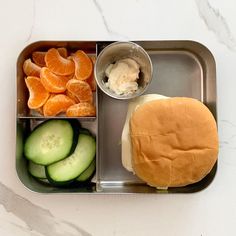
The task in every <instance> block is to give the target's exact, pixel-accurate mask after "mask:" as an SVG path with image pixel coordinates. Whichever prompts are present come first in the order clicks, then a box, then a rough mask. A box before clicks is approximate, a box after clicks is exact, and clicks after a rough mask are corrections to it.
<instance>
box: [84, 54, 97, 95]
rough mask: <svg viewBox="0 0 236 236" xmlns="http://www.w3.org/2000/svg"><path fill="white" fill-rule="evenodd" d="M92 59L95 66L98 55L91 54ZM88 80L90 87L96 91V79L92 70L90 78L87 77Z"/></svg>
mask: <svg viewBox="0 0 236 236" xmlns="http://www.w3.org/2000/svg"><path fill="white" fill-rule="evenodd" d="M90 59H91V61H92V63H93V68H94V64H95V62H96V56H90ZM86 82H87V83H88V84H89V86H90V88H91V89H92V91H96V81H95V79H94V73H93V71H92V74H91V75H90V77H89V78H88V79H86Z"/></svg>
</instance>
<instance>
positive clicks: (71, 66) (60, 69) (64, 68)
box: [45, 48, 75, 75]
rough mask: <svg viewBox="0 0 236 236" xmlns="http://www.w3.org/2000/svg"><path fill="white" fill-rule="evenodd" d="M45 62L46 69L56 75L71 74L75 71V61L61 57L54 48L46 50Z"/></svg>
mask: <svg viewBox="0 0 236 236" xmlns="http://www.w3.org/2000/svg"><path fill="white" fill-rule="evenodd" d="M45 62H46V65H47V67H48V69H49V70H50V71H52V72H53V73H55V74H57V75H71V74H73V73H74V72H75V63H74V62H73V60H69V59H66V58H64V57H62V56H61V55H60V54H59V52H58V50H57V49H55V48H51V49H49V50H48V51H47V53H46V55H45Z"/></svg>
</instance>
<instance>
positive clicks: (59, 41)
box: [15, 40, 218, 195]
mask: <svg viewBox="0 0 236 236" xmlns="http://www.w3.org/2000/svg"><path fill="white" fill-rule="evenodd" d="M131 41H132V42H135V43H138V44H145V43H155V44H156V43H158V44H160V45H162V46H163V45H165V44H176V43H177V44H180V45H181V44H185V45H197V46H199V47H201V48H202V49H203V50H205V51H206V52H207V53H208V56H209V57H211V62H212V64H213V68H214V71H212V73H213V74H214V80H215V98H216V100H215V114H214V117H215V119H216V124H217V127H218V123H217V118H218V112H217V103H218V102H217V78H216V62H215V58H214V56H213V54H212V52H211V51H210V50H209V49H208V47H206V46H205V45H203V44H202V43H200V42H198V41H194V40H138V41H136V40H131ZM104 42H108V43H111V42H113V41H102V40H99V41H98V40H38V41H34V42H32V43H30V44H28V45H26V46H25V47H24V48H23V49H22V50H21V51H20V53H19V54H18V57H17V61H16V67H17V68H16V79H15V89H16V98H18V97H17V80H18V79H17V78H18V67H19V66H18V64H19V58H21V56H22V54H23V53H24V51H25V50H27V49H28V48H30V47H32V46H35V45H36V46H37V45H38V44H41V43H45V44H47V43H50V44H68V43H94V44H95V53H96V55H98V54H97V45H98V43H104ZM39 47H40V46H39ZM48 47H51V46H48ZM55 47H57V46H55ZM168 49H169V50H171V49H170V47H164V46H163V47H162V48H161V50H163V51H167V50H168ZM186 49H188V48H182V50H185V51H188V50H186ZM145 50H146V49H145ZM172 51H173V50H172ZM176 51H181V48H176ZM191 53H193V52H192V51H191ZM195 56H196V55H195ZM16 103H17V99H16ZM96 109H98V92H96ZM34 118H36V119H37V118H42V119H45V120H46V119H48V118H47V117H34ZM58 118H60V117H58ZM61 118H62V119H65V118H66V117H61ZM18 119H19V117H18V114H17V104H16V106H15V121H16V129H15V137H16V139H15V170H16V175H17V178H18V180H19V181H20V182H21V183H22V184H23V186H24V187H25V188H26V189H28V190H29V191H31V192H33V193H38V194H63V195H64V194H83V195H84V194H86V195H87V194H88V195H90V194H96V195H97V194H99V195H100V194H104V195H107V194H109V195H110V194H122V195H123V194H148V195H150V194H151V195H152V194H157V193H162V192H159V191H158V192H100V191H98V190H97V189H95V191H92V192H60V191H58V192H47V193H46V192H39V191H36V190H33V189H31V188H29V187H27V186H26V185H25V183H24V182H23V181H22V180H21V179H20V177H19V174H18V171H17V160H16V150H17V121H18ZM23 119H24V118H23ZM28 119H31V118H28ZM82 119H83V118H82ZM95 119H97V131H98V126H99V117H98V116H97V117H96V118H95ZM90 121H92V119H91V120H90ZM97 135H98V132H97ZM97 149H98V145H97ZM97 153H98V150H97ZM97 162H98V158H97V157H96V165H97V164H98V163H97ZM217 166H218V159H217V161H216V163H215V165H214V167H213V169H214V176H213V178H212V180H211V182H210V183H209V184H208V185H207V186H205V187H204V188H202V189H200V190H198V191H194V192H183V193H185V194H191V193H197V192H200V191H203V190H204V189H206V188H208V187H209V186H210V185H211V184H212V182H213V180H214V178H215V176H216V174H217V169H218V168H217ZM213 169H212V170H213ZM169 194H180V192H170V193H169Z"/></svg>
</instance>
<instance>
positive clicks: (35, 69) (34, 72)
mask: <svg viewBox="0 0 236 236" xmlns="http://www.w3.org/2000/svg"><path fill="white" fill-rule="evenodd" d="M40 70H41V67H40V66H38V65H36V64H35V63H33V62H32V61H31V59H27V60H25V61H24V64H23V71H24V73H25V74H26V75H27V76H37V77H39V76H40Z"/></svg>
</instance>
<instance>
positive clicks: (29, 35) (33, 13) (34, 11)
mask: <svg viewBox="0 0 236 236" xmlns="http://www.w3.org/2000/svg"><path fill="white" fill-rule="evenodd" d="M35 16H36V0H33V1H32V20H31V27H30V30H29V34H28V36H27V38H26V40H25V42H26V43H28V42H29V41H30V40H31V37H32V34H33V31H34V24H35Z"/></svg>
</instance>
